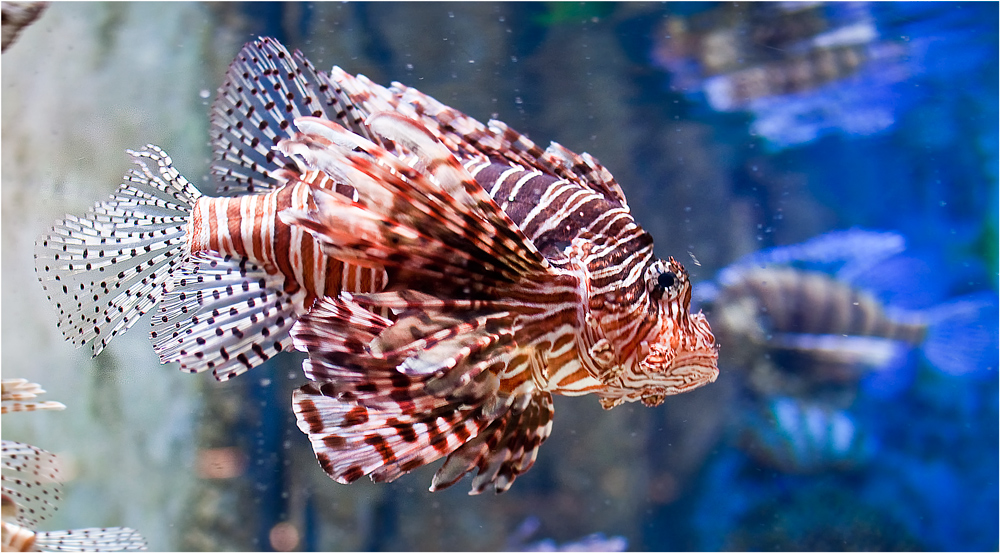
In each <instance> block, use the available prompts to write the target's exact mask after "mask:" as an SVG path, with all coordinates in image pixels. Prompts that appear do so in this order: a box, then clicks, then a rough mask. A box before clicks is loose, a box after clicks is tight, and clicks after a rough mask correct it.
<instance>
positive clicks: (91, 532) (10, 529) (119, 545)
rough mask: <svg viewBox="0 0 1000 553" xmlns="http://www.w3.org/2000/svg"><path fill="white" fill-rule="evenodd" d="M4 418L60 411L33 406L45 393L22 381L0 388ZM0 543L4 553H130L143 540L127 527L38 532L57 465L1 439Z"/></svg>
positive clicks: (50, 502) (56, 494)
mask: <svg viewBox="0 0 1000 553" xmlns="http://www.w3.org/2000/svg"><path fill="white" fill-rule="evenodd" d="M0 388H2V394H0V400H2V401H0V405H2V406H0V409H2V412H3V414H4V415H6V414H8V413H16V412H30V411H61V410H63V409H65V408H66V406H65V405H63V404H62V403H59V402H58V401H38V400H37V399H36V397H37V396H39V395H41V394H43V393H45V390H42V388H41V387H40V386H39V385H38V384H35V383H33V382H28V381H27V380H25V379H21V378H18V379H11V380H3V381H2V383H0ZM0 459H2V462H0V467H2V471H0V484H2V486H0V500H2V520H0V537H2V540H0V543H2V545H3V550H4V551H136V550H143V549H146V540H145V539H143V537H142V536H141V535H139V533H138V532H136V531H135V530H133V529H131V528H121V527H115V528H82V529H76V530H59V531H45V532H40V531H36V530H34V528H35V527H37V525H38V523H39V522H41V521H44V520H45V519H46V518H48V516H49V514H51V513H52V512H53V511H55V509H56V503H57V502H58V501H59V499H60V497H61V491H60V489H61V485H60V482H61V481H62V479H61V478H60V476H59V461H58V459H57V458H56V456H55V455H53V454H52V453H49V452H48V451H45V450H44V449H41V448H38V447H35V446H33V445H28V444H24V443H20V442H13V441H8V440H3V442H2V444H0Z"/></svg>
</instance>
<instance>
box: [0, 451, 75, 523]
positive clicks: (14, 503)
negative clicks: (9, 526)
mask: <svg viewBox="0 0 1000 553" xmlns="http://www.w3.org/2000/svg"><path fill="white" fill-rule="evenodd" d="M0 458H2V470H0V481H2V484H3V501H4V515H5V518H6V517H7V515H8V514H12V515H13V518H14V520H15V521H16V522H17V524H19V525H21V526H28V527H32V528H33V527H35V526H36V525H37V524H38V523H39V522H40V521H43V520H45V519H46V518H48V517H49V515H51V514H52V513H53V512H55V510H56V502H58V501H59V499H60V496H61V493H62V484H61V482H62V480H61V477H60V476H59V461H58V459H57V458H56V456H55V455H53V454H52V453H49V452H48V451H45V450H44V449H40V448H37V447H35V446H33V445H28V444H23V443H20V442H12V441H8V440H3V442H2V445H0ZM8 510H11V511H13V513H8Z"/></svg>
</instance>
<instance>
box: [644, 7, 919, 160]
mask: <svg viewBox="0 0 1000 553" xmlns="http://www.w3.org/2000/svg"><path fill="white" fill-rule="evenodd" d="M659 38H660V40H659V42H658V43H657V45H656V47H655V49H654V50H653V54H652V55H653V60H654V63H656V64H658V65H660V66H661V67H663V68H665V69H668V70H670V71H671V88H673V89H674V90H678V91H682V92H684V93H686V94H688V95H691V96H692V97H696V98H703V99H704V101H705V102H707V103H708V105H709V106H711V107H712V109H715V110H717V111H724V112H732V111H749V112H751V113H753V115H754V122H753V124H752V125H751V130H752V131H753V132H755V133H756V134H758V135H760V136H762V137H764V138H766V139H767V140H768V141H769V143H770V144H771V145H772V146H774V147H777V148H784V147H787V146H792V145H795V144H801V143H804V142H809V141H811V140H813V139H815V138H817V137H818V136H821V135H823V134H827V133H830V132H835V131H838V130H839V131H844V132H848V133H852V134H861V135H866V134H873V133H876V132H879V131H882V130H885V129H886V128H888V127H890V126H891V125H892V124H893V123H894V122H895V110H896V100H897V98H896V95H895V94H893V91H892V87H893V85H896V84H898V83H900V82H903V81H905V80H906V79H907V78H908V77H909V76H911V75H912V74H913V73H914V72H915V71H917V70H918V69H917V67H918V65H917V64H916V63H914V61H915V59H916V58H917V57H918V56H919V52H920V45H918V44H914V43H910V42H907V41H905V40H902V39H889V38H887V37H885V36H883V35H882V33H881V32H880V31H879V29H878V27H877V25H876V22H875V17H874V15H873V14H872V10H871V7H870V5H869V4H868V3H857V2H847V3H833V4H826V3H819V2H774V3H770V2H768V3H760V4H758V3H752V2H751V3H749V4H732V5H728V4H727V5H719V6H718V7H715V8H712V9H710V10H707V11H704V12H701V13H697V14H694V15H692V16H690V17H684V16H677V15H673V16H669V17H666V18H664V20H663V22H662V25H661V31H660V34H659Z"/></svg>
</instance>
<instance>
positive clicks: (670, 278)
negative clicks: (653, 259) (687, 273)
mask: <svg viewBox="0 0 1000 553" xmlns="http://www.w3.org/2000/svg"><path fill="white" fill-rule="evenodd" d="M656 284H658V285H659V286H660V288H663V289H664V290H666V289H668V288H670V287H671V286H673V285H674V284H677V275H675V274H674V273H673V272H672V271H665V272H662V273H660V275H659V276H657V277H656Z"/></svg>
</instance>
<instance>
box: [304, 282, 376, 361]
mask: <svg viewBox="0 0 1000 553" xmlns="http://www.w3.org/2000/svg"><path fill="white" fill-rule="evenodd" d="M345 297H350V295H349V294H342V295H341V297H337V298H332V297H325V298H321V299H320V300H319V301H317V302H316V303H315V304H314V305H313V307H312V309H310V310H309V312H308V313H306V314H305V315H303V316H302V317H301V318H300V319H299V321H298V322H297V323H296V324H295V326H294V327H292V339H293V341H294V344H295V349H297V350H299V351H311V352H314V353H317V354H325V353H348V354H361V353H364V351H365V347H366V346H367V345H368V344H369V343H370V342H371V341H372V340H374V339H375V337H376V336H378V334H379V333H380V332H382V330H384V329H385V328H386V327H388V326H389V325H391V324H392V321H390V320H388V319H386V318H384V317H382V316H380V315H377V314H375V313H372V312H371V311H369V310H367V309H364V308H363V307H361V306H360V305H357V304H356V303H354V302H352V301H350V300H347V299H345ZM344 329H350V332H344V331H343V330H344ZM306 376H307V377H308V378H310V379H311V380H323V378H313V377H312V376H310V375H309V374H308V373H307V374H306Z"/></svg>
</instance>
